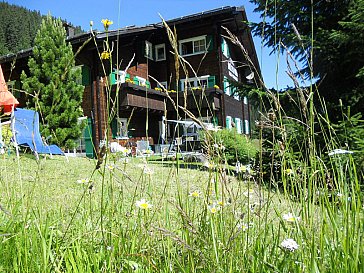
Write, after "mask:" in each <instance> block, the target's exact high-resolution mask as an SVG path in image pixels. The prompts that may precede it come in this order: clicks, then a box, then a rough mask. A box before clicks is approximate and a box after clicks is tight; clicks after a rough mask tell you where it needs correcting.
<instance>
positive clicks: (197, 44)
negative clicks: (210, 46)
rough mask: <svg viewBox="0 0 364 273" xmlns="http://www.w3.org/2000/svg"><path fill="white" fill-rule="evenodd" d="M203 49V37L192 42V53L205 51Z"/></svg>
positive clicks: (204, 47)
mask: <svg viewBox="0 0 364 273" xmlns="http://www.w3.org/2000/svg"><path fill="white" fill-rule="evenodd" d="M205 49H206V46H205V39H201V40H197V41H195V42H194V49H193V51H194V53H196V52H202V51H205Z"/></svg>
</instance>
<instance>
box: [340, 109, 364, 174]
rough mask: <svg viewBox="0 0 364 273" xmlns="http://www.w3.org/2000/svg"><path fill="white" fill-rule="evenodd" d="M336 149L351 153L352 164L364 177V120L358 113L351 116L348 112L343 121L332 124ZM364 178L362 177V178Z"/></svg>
mask: <svg viewBox="0 0 364 273" xmlns="http://www.w3.org/2000/svg"><path fill="white" fill-rule="evenodd" d="M333 127H334V128H335V134H336V139H337V142H338V147H342V148H344V149H349V150H350V151H353V152H354V154H353V155H352V156H353V159H354V163H355V165H356V167H357V171H358V172H359V173H360V174H361V175H362V176H363V175H364V120H363V117H362V115H361V114H360V113H357V114H355V115H351V114H350V111H348V113H347V114H346V115H344V117H343V120H342V121H340V122H338V124H333ZM363 177H364V176H363Z"/></svg>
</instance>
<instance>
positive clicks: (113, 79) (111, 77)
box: [109, 72, 116, 85]
mask: <svg viewBox="0 0 364 273" xmlns="http://www.w3.org/2000/svg"><path fill="white" fill-rule="evenodd" d="M109 81H110V85H114V84H116V73H115V72H111V73H110V75H109Z"/></svg>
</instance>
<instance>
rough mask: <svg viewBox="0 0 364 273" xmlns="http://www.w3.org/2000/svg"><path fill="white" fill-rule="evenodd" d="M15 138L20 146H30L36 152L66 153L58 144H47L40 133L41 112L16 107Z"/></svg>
mask: <svg viewBox="0 0 364 273" xmlns="http://www.w3.org/2000/svg"><path fill="white" fill-rule="evenodd" d="M12 129H13V140H14V142H15V143H16V144H17V145H18V146H23V147H29V148H30V149H31V150H32V151H33V152H34V153H35V154H52V155H64V153H63V152H62V150H61V149H60V148H59V147H58V146H57V145H46V144H45V143H44V142H43V139H42V137H41V135H40V133H39V114H38V112H36V111H33V110H28V109H22V108H16V109H15V110H14V112H13V117H12Z"/></svg>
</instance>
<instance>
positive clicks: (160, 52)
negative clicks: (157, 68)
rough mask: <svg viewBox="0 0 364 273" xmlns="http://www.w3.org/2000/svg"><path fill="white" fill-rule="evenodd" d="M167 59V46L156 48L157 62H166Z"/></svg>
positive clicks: (157, 46) (162, 45) (161, 45)
mask: <svg viewBox="0 0 364 273" xmlns="http://www.w3.org/2000/svg"><path fill="white" fill-rule="evenodd" d="M165 59H166V46H165V44H160V45H156V46H155V60H156V61H164V60H165Z"/></svg>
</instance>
